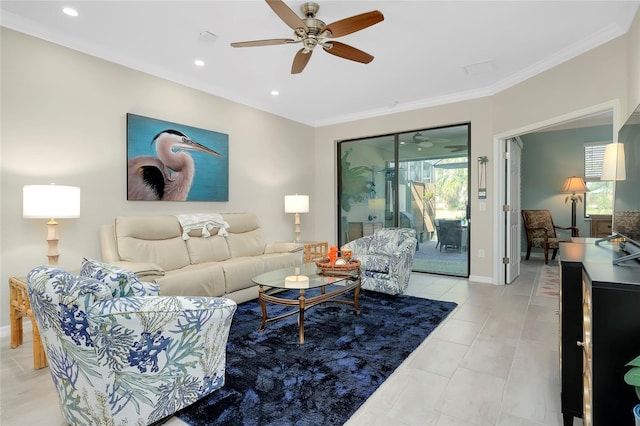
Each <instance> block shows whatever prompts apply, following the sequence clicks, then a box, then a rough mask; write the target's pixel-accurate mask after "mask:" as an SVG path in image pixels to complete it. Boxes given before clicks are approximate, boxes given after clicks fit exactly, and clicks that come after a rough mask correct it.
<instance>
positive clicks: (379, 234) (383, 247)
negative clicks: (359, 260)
mask: <svg viewBox="0 0 640 426" xmlns="http://www.w3.org/2000/svg"><path fill="white" fill-rule="evenodd" d="M400 237H401V233H400V232H398V230H397V229H394V228H382V229H379V230H377V231H376V233H375V234H374V235H373V238H372V239H371V244H370V245H369V254H386V255H387V256H392V255H393V253H395V251H396V250H397V249H398V245H400V243H401V242H402V241H401V240H400Z"/></svg>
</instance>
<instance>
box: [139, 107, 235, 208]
mask: <svg viewBox="0 0 640 426" xmlns="http://www.w3.org/2000/svg"><path fill="white" fill-rule="evenodd" d="M127 200H129V201H229V135H228V134H226V133H220V132H215V131H212V130H205V129H200V128H197V127H192V126H187V125H184V124H178V123H172V122H170V121H163V120H157V119H154V118H149V117H144V116H141V115H136V114H132V113H127Z"/></svg>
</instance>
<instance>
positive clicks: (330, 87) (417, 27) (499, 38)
mask: <svg viewBox="0 0 640 426" xmlns="http://www.w3.org/2000/svg"><path fill="white" fill-rule="evenodd" d="M319 3H320V11H319V13H318V16H317V17H318V18H319V19H322V20H323V21H324V22H325V23H326V24H329V23H331V22H334V21H337V20H339V19H343V18H346V17H349V16H352V15H356V14H359V13H363V12H368V11H370V10H375V9H377V10H380V11H381V12H382V13H383V14H384V16H385V20H384V21H383V22H381V23H379V24H377V25H374V26H372V27H369V28H366V29H364V30H362V31H359V32H357V33H354V34H350V35H347V36H344V37H341V38H339V39H337V40H338V41H341V42H343V43H347V44H349V45H351V46H354V47H357V48H358V49H361V50H364V51H365V52H368V53H370V54H371V55H373V56H374V57H375V59H374V60H373V62H371V63H370V64H368V65H365V64H360V63H357V62H352V61H348V60H345V59H342V58H338V57H336V56H333V55H329V54H327V53H326V52H324V51H322V49H316V50H315V51H314V54H313V57H312V58H311V60H310V61H309V64H308V65H307V67H306V69H305V70H304V71H303V72H302V73H301V74H298V75H291V74H290V69H291V63H292V61H293V57H294V55H295V53H296V52H297V50H298V49H299V48H300V45H298V44H295V45H279V46H266V47H249V48H232V47H230V45H229V43H231V42H234V41H246V40H257V39H269V38H290V37H292V30H291V29H290V28H289V27H288V26H287V25H285V24H284V23H283V22H282V21H281V20H280V19H279V18H278V17H277V16H276V14H275V13H274V12H273V11H272V10H271V8H270V7H269V6H268V5H267V4H266V3H265V2H264V1H238V0H236V1H148V0H147V1H87V0H69V1H64V2H61V1H55V0H52V1H28V0H21V1H4V0H2V2H1V3H0V8H1V12H2V15H1V18H0V19H1V20H0V23H1V24H2V25H3V26H5V27H8V28H12V29H15V30H18V31H21V32H25V33H27V34H31V35H34V36H37V37H40V38H43V39H46V40H50V41H53V42H55V43H59V44H61V45H64V46H67V47H70V48H73V49H76V50H79V51H82V52H86V53H89V54H91V55H94V56H98V57H101V58H104V59H106V60H109V61H113V62H116V63H119V64H122V65H125V66H127V67H131V68H134V69H137V70H141V71H144V72H147V73H149V74H153V75H156V76H159V77H162V78H166V79H168V80H172V81H175V82H178V83H181V84H184V85H186V86H190V87H194V88H196V89H199V90H203V91H205V92H208V93H211V94H214V95H217V96H221V97H224V98H227V99H230V100H233V101H236V102H240V103H243V104H246V105H249V106H253V107H256V108H259V109H261V110H264V111H268V112H271V113H273V114H277V115H280V116H283V117H286V118H289V119H292V120H295V121H298V122H301V123H305V124H309V125H312V126H321V125H326V124H333V123H338V122H344V121H349V120H353V119H357V118H364V117H372V116H378V115H384V114H389V113H393V112H399V111H406V110H411V109H416V108H420V107H425V106H431V105H438V104H444V103H449V102H454V101H459V100H464V99H471V98H476V97H481V96H487V95H491V94H494V93H497V92H499V91H501V90H504V89H505V88H507V87H510V86H512V85H514V84H516V83H518V82H520V81H523V80H525V79H527V78H530V77H532V76H533V75H535V74H537V73H540V72H542V71H544V70H546V69H549V68H551V67H553V66H555V65H557V64H559V63H562V62H564V61H566V60H568V59H570V58H572V57H574V56H576V55H579V54H581V53H584V52H585V51H588V50H590V49H592V48H594V47H596V46H599V45H601V44H603V43H605V42H607V41H609V40H612V39H614V38H616V37H619V36H621V35H623V34H625V33H626V32H627V31H628V29H629V26H630V24H631V22H632V20H633V18H634V16H635V13H636V11H637V10H638V6H639V5H640V0H632V1H631V0H630V1H495V2H488V1H336V0H325V1H320V2H319ZM286 4H287V5H288V6H289V7H290V8H291V9H293V10H294V11H295V12H296V13H298V12H299V11H300V6H301V5H302V4H303V2H302V1H297V0H296V1H286ZM63 6H72V7H74V8H76V9H77V10H78V12H79V14H80V15H79V16H78V17H76V18H71V17H69V16H66V15H64V14H63V13H62V12H61V10H62V8H63ZM203 31H209V32H211V33H213V34H215V35H216V36H217V38H216V39H215V40H211V39H203V38H202V37H201V36H200V34H201V33H202V32H203ZM196 58H199V59H202V60H204V61H205V62H206V66H205V67H203V68H199V67H196V66H195V65H194V64H193V62H194V60H195V59H196ZM476 64H481V66H480V67H479V68H481V70H480V72H478V73H471V74H469V73H467V72H466V71H465V69H464V67H466V66H470V65H476ZM485 65H488V66H485ZM43 66H46V64H43ZM472 68H473V67H472ZM271 90H278V91H279V92H280V94H279V96H277V97H276V96H272V95H271V94H270V92H271Z"/></svg>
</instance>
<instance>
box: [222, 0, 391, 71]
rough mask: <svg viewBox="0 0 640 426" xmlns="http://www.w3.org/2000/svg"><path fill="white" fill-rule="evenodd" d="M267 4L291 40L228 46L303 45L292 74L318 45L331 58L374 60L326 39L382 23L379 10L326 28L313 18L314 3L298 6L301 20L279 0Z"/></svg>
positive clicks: (273, 40) (334, 23) (342, 20)
mask: <svg viewBox="0 0 640 426" xmlns="http://www.w3.org/2000/svg"><path fill="white" fill-rule="evenodd" d="M266 2H267V4H268V5H269V6H270V7H271V9H273V11H274V12H275V13H276V15H278V17H280V19H282V21H283V22H284V23H285V24H287V25H288V26H289V27H290V28H291V29H292V30H293V35H294V38H273V39H266V40H254V41H241V42H235V43H231V46H233V47H252V46H272V45H277V44H292V43H302V46H303V47H302V49H300V50H299V51H298V53H296V56H295V57H294V58H293V65H292V66H291V74H298V73H301V72H302V70H304V68H305V67H306V66H307V63H308V62H309V59H310V58H311V54H312V53H313V49H314V48H315V47H316V46H317V45H320V46H321V47H322V49H323V50H324V51H325V52H329V53H331V54H332V55H335V56H338V57H341V58H344V59H349V60H351V61H356V62H361V63H363V64H368V63H369V62H371V61H372V60H373V56H371V55H369V54H368V53H366V52H363V51H362V50H359V49H356V48H355V47H352V46H349V45H348V44H344V43H340V42H338V41H333V40H329V39H331V38H334V37H342V36H344V35H347V34H351V33H355V32H356V31H360V30H362V29H365V28H367V27H370V26H372V25H375V24H377V23H378V22H381V21H383V20H384V16H383V15H382V12H380V11H379V10H374V11H371V12H366V13H362V14H360V15H355V16H351V17H350V18H345V19H341V20H339V21H336V22H333V23H331V24H329V25H325V23H324V22H322V21H321V20H320V19H318V18H316V13H318V9H319V8H320V6H319V5H318V4H317V3H312V2H308V3H304V4H303V5H302V6H301V7H300V9H301V10H302V14H303V15H304V18H300V17H298V15H296V13H295V12H294V11H293V10H291V9H290V8H289V6H287V5H286V4H285V3H284V2H283V1H282V0H266Z"/></svg>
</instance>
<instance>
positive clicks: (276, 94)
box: [271, 90, 280, 96]
mask: <svg viewBox="0 0 640 426" xmlns="http://www.w3.org/2000/svg"><path fill="white" fill-rule="evenodd" d="M271 94H272V95H273V96H278V95H279V94H280V92H278V91H277V90H272V91H271Z"/></svg>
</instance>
